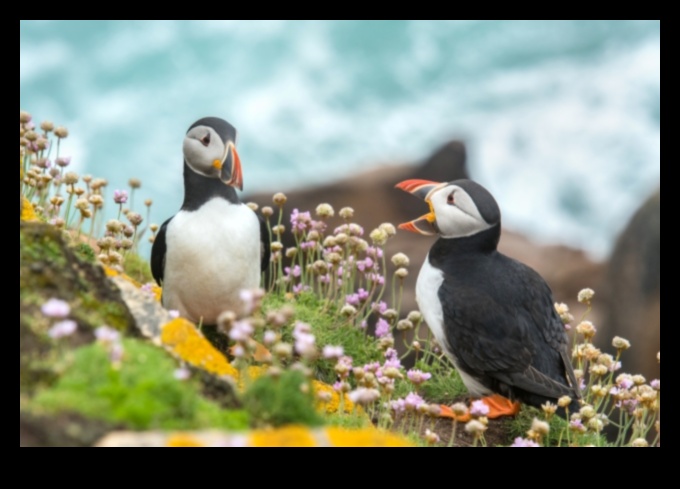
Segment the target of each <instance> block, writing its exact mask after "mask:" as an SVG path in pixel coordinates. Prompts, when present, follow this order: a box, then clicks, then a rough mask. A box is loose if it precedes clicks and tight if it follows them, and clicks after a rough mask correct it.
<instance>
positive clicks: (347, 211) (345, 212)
mask: <svg viewBox="0 0 680 489" xmlns="http://www.w3.org/2000/svg"><path fill="white" fill-rule="evenodd" d="M338 214H339V215H340V217H342V218H343V219H344V220H345V221H349V220H350V219H352V218H353V217H354V209H352V208H351V207H343V208H342V209H340V212H339V213H338Z"/></svg>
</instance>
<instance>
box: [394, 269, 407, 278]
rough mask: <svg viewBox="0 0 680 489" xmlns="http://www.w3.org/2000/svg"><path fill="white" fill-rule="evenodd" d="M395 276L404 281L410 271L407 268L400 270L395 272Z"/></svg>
mask: <svg viewBox="0 0 680 489" xmlns="http://www.w3.org/2000/svg"><path fill="white" fill-rule="evenodd" d="M394 275H396V276H397V278H400V279H402V280H403V279H405V278H406V277H407V276H408V270H406V269H405V268H398V269H397V271H396V272H394Z"/></svg>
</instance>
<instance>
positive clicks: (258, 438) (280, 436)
mask: <svg viewBox="0 0 680 489" xmlns="http://www.w3.org/2000/svg"><path fill="white" fill-rule="evenodd" d="M250 445H251V446H254V447H314V446H316V440H315V439H314V436H313V435H312V433H311V431H310V430H309V428H306V427H304V426H284V427H282V428H277V429H273V430H256V431H253V432H251V435H250Z"/></svg>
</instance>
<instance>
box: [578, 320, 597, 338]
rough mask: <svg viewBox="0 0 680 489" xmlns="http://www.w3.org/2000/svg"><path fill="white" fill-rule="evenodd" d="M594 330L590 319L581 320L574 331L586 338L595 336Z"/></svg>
mask: <svg viewBox="0 0 680 489" xmlns="http://www.w3.org/2000/svg"><path fill="white" fill-rule="evenodd" d="M596 331H597V330H596V329H595V326H594V325H593V323H591V322H590V321H582V322H580V323H579V324H578V326H576V332H577V333H579V334H582V335H583V336H584V337H585V338H588V339H590V338H592V337H593V336H595V332H596Z"/></svg>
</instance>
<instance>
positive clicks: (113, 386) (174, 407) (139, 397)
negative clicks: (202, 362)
mask: <svg viewBox="0 0 680 489" xmlns="http://www.w3.org/2000/svg"><path fill="white" fill-rule="evenodd" d="M122 345H123V348H124V358H123V361H122V362H120V364H119V365H115V364H112V363H111V360H110V358H109V356H110V353H109V351H107V348H106V347H105V346H104V345H102V344H100V343H97V344H92V345H88V346H84V347H82V348H78V349H77V350H75V351H74V352H73V359H72V363H71V364H70V365H69V367H68V368H67V369H66V370H65V372H64V373H63V375H62V376H61V377H60V378H59V380H58V381H57V382H56V383H55V384H54V386H52V387H50V388H48V389H45V390H43V391H41V392H40V393H39V394H38V395H37V396H36V397H35V399H34V400H33V403H32V406H33V408H34V409H39V410H44V411H47V412H59V411H62V410H68V411H74V412H77V413H81V414H83V415H85V416H88V417H92V418H95V419H102V420H106V421H110V422H114V423H119V424H123V425H125V426H127V427H128V428H132V429H154V428H156V429H158V428H161V429H192V428H225V429H235V430H239V429H244V428H246V427H247V426H248V415H247V414H246V413H245V412H244V411H240V410H223V409H221V408H220V407H219V406H218V405H217V404H214V403H212V402H210V401H207V400H205V399H203V398H202V397H201V395H200V385H199V384H198V383H197V382H194V381H193V380H191V379H188V380H185V381H179V380H178V379H176V378H175V376H174V375H173V373H174V371H175V369H176V368H177V367H176V361H175V360H173V359H172V358H171V357H170V356H168V354H167V353H165V352H164V351H163V350H161V349H159V348H157V347H155V346H152V345H149V344H146V343H144V342H142V341H139V340H133V339H127V340H123V342H122Z"/></svg>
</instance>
